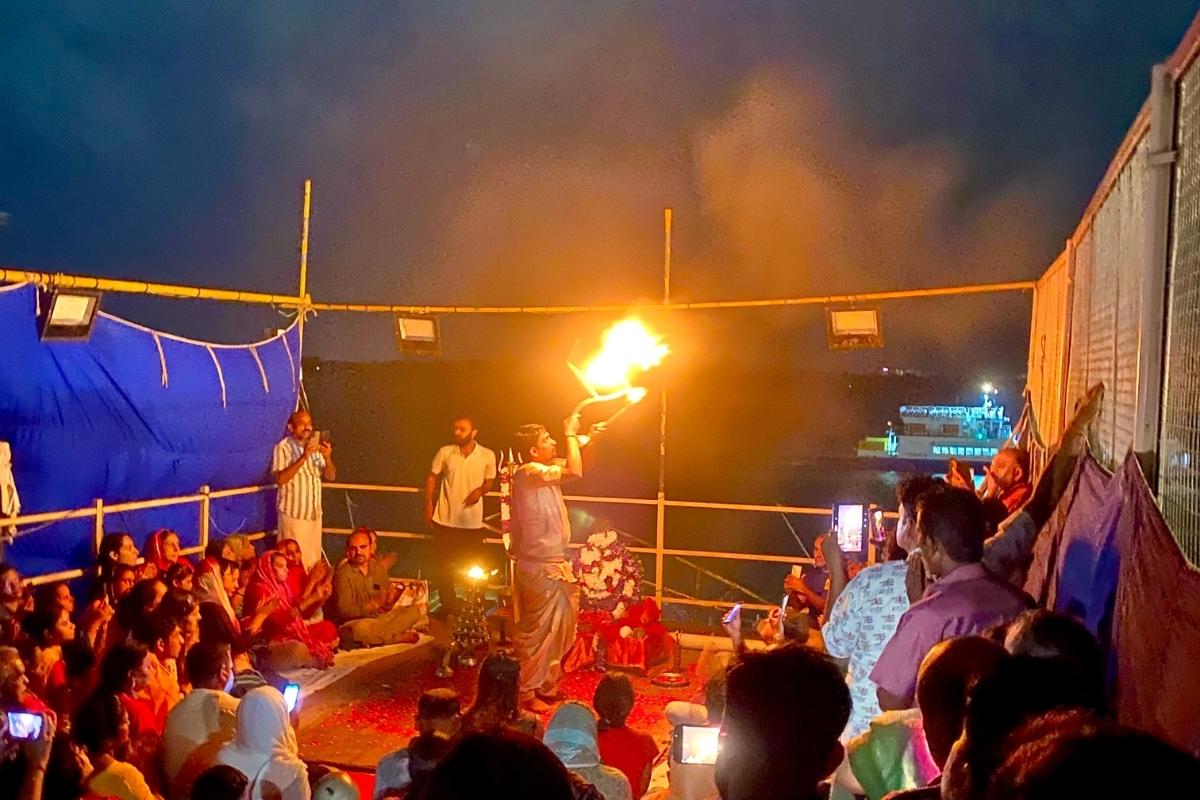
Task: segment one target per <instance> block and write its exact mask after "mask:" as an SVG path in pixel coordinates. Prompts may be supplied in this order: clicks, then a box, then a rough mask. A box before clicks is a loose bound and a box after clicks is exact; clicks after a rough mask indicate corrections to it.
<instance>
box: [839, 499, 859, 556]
mask: <svg viewBox="0 0 1200 800" xmlns="http://www.w3.org/2000/svg"><path fill="white" fill-rule="evenodd" d="M867 527H868V522H867V507H866V506H865V505H863V504H862V503H834V505H833V529H834V531H835V532H836V534H837V543H838V549H839V550H841V551H842V552H843V553H860V554H861V553H863V552H864V551H865V550H866V547H867Z"/></svg>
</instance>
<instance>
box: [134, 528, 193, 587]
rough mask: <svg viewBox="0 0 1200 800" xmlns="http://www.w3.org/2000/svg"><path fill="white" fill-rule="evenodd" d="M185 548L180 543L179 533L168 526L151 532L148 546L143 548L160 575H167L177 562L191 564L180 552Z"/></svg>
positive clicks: (144, 554) (144, 553) (143, 552)
mask: <svg viewBox="0 0 1200 800" xmlns="http://www.w3.org/2000/svg"><path fill="white" fill-rule="evenodd" d="M182 549H183V547H182V545H180V543H179V534H178V533H176V532H175V531H173V530H170V529H168V528H160V529H158V530H156V531H155V532H154V533H152V534H150V538H148V539H147V540H146V546H145V547H143V548H142V556H143V557H144V558H145V559H146V563H147V564H153V565H154V566H155V568H156V569H157V570H158V575H159V576H165V575H166V574H167V571H168V570H169V569H171V567H173V566H175V565H176V564H184V565H187V566H189V567H190V566H191V564H190V563H189V562H188V560H187V559H186V558H184V557H183V556H181V555H180V554H179V553H180V551H181V550H182Z"/></svg>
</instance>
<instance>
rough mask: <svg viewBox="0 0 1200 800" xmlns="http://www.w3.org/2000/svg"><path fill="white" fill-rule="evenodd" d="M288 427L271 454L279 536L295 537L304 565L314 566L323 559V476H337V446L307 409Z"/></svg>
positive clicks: (328, 477)
mask: <svg viewBox="0 0 1200 800" xmlns="http://www.w3.org/2000/svg"><path fill="white" fill-rule="evenodd" d="M287 430H288V435H287V436H285V437H283V439H282V440H280V442H279V444H277V445H275V452H274V453H273V454H272V456H271V474H272V475H273V476H274V478H275V485H276V486H278V487H279V491H278V496H277V500H276V508H277V509H278V512H279V530H278V533H279V540H280V541H283V540H285V539H294V540H295V541H296V543H297V544H299V545H300V559H301V561H302V562H303V564H304V569H305V570H310V569H312V568H313V566H315V565H316V563H317V562H318V561H320V560H321V527H322V524H321V523H322V519H321V480H322V479H324V480H327V481H331V480H334V479H335V478H336V477H337V468H336V467H335V466H334V464H333V446H332V445H331V444H330V443H329V442H328V441H327V440H324V439H323V437H322V436H321V434H320V432H318V431H314V430H313V421H312V415H310V414H309V413H308V412H307V411H296V412H295V413H293V414H292V415H291V416H290V417H288V424H287Z"/></svg>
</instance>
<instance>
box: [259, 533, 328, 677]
mask: <svg viewBox="0 0 1200 800" xmlns="http://www.w3.org/2000/svg"><path fill="white" fill-rule="evenodd" d="M289 577H290V569H289V565H288V560H287V557H286V556H285V555H284V554H283V552H282V551H280V550H268V551H267V552H265V553H263V554H262V555H261V556H259V557H258V562H257V563H256V564H255V566H254V572H253V574H252V575H251V576H250V584H249V585H248V586H247V587H246V604H245V606H244V607H243V609H242V615H243V616H249V615H251V614H254V613H255V610H256V609H258V608H260V607H262V606H263V605H264V604H265V603H268V602H270V601H271V600H274V601H275V603H276V610H275V611H273V612H272V613H271V614H270V615H268V616H267V620H266V622H265V623H264V624H263V633H264V634H265V635H266V637H267V639H268V640H269V641H272V642H279V641H298V642H301V643H302V644H304V645H305V646H306V647H308V649H309V651H310V652H311V653H312V654H313V656H314V657H315V658H316V659H317V660H318V661H320V662H322V663H324V664H330V663H332V661H333V648H335V647H337V645H338V631H337V626H336V625H334V624H333V623H332V622H328V621H324V620H323V621H320V622H305V621H304V618H305V617H306V616H308V615H310V614H311V613H312V612H313V610H314V608H315V607H319V606H320V604H321V602H323V599H322V598H320V597H319V596H313V597H312V598H309V599H306V598H301V597H298V596H297V595H296V593H295V592H294V591H293V590H292V587H291V585H290V582H289V580H288V578H289Z"/></svg>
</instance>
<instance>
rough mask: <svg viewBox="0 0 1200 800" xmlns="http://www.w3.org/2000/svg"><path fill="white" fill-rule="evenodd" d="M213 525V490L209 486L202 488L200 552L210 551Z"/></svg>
mask: <svg viewBox="0 0 1200 800" xmlns="http://www.w3.org/2000/svg"><path fill="white" fill-rule="evenodd" d="M211 524H212V490H211V489H210V488H209V486H208V484H205V485H203V486H201V487H200V552H201V553H203V552H204V551H205V550H207V549H208V536H209V526H210V525H211Z"/></svg>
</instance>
